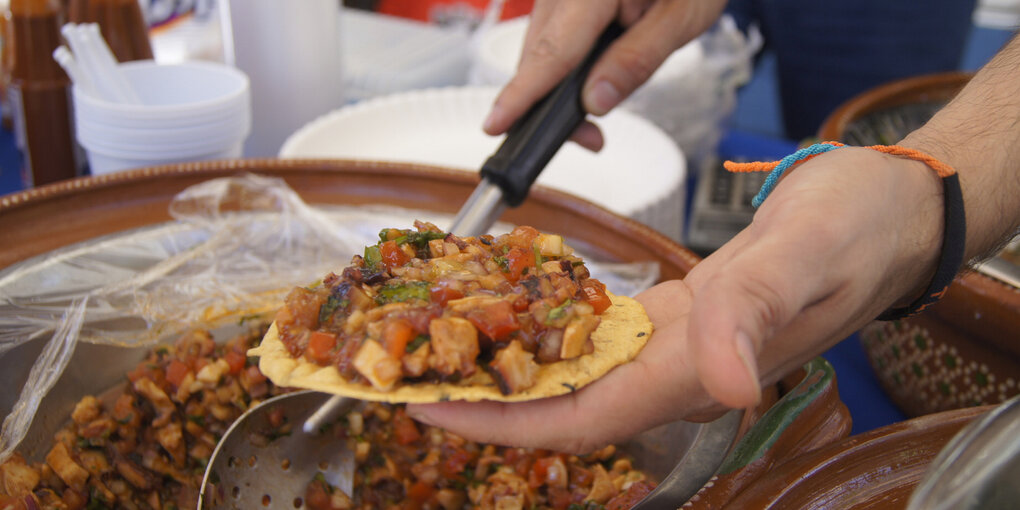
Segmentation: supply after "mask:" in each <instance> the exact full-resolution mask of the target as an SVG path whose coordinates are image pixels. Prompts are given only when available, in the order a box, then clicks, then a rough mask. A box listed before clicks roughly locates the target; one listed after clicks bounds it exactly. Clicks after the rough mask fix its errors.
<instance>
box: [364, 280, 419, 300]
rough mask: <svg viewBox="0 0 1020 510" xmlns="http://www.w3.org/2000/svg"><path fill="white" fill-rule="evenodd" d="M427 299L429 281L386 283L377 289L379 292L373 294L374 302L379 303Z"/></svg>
mask: <svg viewBox="0 0 1020 510" xmlns="http://www.w3.org/2000/svg"><path fill="white" fill-rule="evenodd" d="M415 299H418V300H421V301H428V300H429V283H428V282H407V283H397V284H386V285H383V287H382V288H381V289H379V294H377V295H376V296H375V302H376V303H379V304H380V305H384V304H386V303H396V302H404V301H411V300H415Z"/></svg>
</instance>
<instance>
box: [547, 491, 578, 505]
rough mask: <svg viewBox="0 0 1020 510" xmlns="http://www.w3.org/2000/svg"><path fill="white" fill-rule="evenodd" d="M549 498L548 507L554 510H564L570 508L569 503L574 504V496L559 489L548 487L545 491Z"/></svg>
mask: <svg viewBox="0 0 1020 510" xmlns="http://www.w3.org/2000/svg"><path fill="white" fill-rule="evenodd" d="M546 492H547V494H548V497H549V506H551V507H553V508H554V509H555V510H566V509H567V508H570V504H571V503H575V501H574V497H573V496H574V495H573V494H571V493H570V491H568V490H567V489H561V488H559V487H549V488H548V490H547V491H546Z"/></svg>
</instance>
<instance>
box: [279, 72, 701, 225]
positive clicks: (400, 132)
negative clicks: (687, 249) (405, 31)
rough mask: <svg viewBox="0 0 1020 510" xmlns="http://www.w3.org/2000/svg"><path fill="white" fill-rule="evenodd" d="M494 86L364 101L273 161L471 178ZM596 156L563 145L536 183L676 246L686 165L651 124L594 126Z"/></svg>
mask: <svg viewBox="0 0 1020 510" xmlns="http://www.w3.org/2000/svg"><path fill="white" fill-rule="evenodd" d="M497 91H498V89H497V88H495V87H452V88H440V89H427V90H418V91H411V92H405V93H399V94H394V95H389V96H384V97H379V98H375V99H370V100H367V101H363V102H360V103H356V104H354V105H350V106H346V107H344V108H341V109H339V110H335V111H333V112H331V113H329V114H326V115H324V116H322V117H320V118H319V119H317V120H315V121H313V122H311V123H309V124H308V125H306V126H305V127H303V128H301V129H300V130H298V131H297V132H296V133H294V134H293V135H291V136H290V137H289V138H288V139H287V140H286V141H285V142H284V144H283V147H282V148H281V149H280V157H283V158H347V159H368V160H381V161H398V162H411V163H423V164H432V165H441V166H447V167H452V168H460V169H463V170H468V171H477V170H478V168H480V167H481V165H482V163H483V162H484V161H485V160H486V158H488V157H489V156H490V155H491V154H492V153H493V152H495V150H496V149H497V148H498V147H499V144H500V143H501V142H502V137H491V136H488V135H486V134H485V133H483V132H482V129H481V125H482V121H483V120H484V117H485V115H486V114H487V113H488V111H489V107H490V106H491V105H492V102H493V100H494V99H495V97H496V93H497ZM596 122H597V123H598V124H599V126H600V127H601V129H602V132H603V133H604V135H605V138H606V145H605V147H604V148H603V149H602V151H601V152H599V153H592V152H590V151H588V150H585V149H583V148H581V147H580V146H577V145H575V144H573V143H568V144H566V145H565V146H564V147H563V148H562V149H560V151H559V152H558V153H557V154H556V156H555V157H554V158H553V159H552V161H550V163H549V165H548V167H547V168H546V169H545V171H544V172H542V174H541V175H540V176H539V178H538V182H539V183H540V184H543V185H546V186H549V187H552V188H556V189H559V190H561V191H565V192H567V193H572V194H574V195H577V196H580V197H582V198H585V199H588V200H590V201H592V202H595V203H598V204H601V205H603V206H605V207H607V208H608V209H610V210H612V211H614V212H617V213H619V214H623V215H625V216H630V217H632V218H635V219H637V220H639V221H643V222H645V223H646V224H648V225H650V226H652V227H653V228H656V229H658V230H660V231H662V232H663V233H664V234H666V235H668V236H670V237H672V238H674V239H678V240H679V239H680V234H681V232H682V225H683V217H682V215H683V210H684V208H683V197H684V193H683V189H684V178H685V173H686V166H685V165H686V163H685V160H684V157H683V154H682V153H681V151H680V149H679V148H678V147H677V146H676V144H675V143H674V142H673V140H672V139H670V138H669V137H668V136H667V135H666V134H665V133H664V132H663V131H662V130H660V129H659V128H657V127H656V126H655V125H653V124H652V123H651V122H649V121H647V120H645V119H643V118H641V117H638V116H637V115H634V114H632V113H628V112H626V111H622V110H621V111H614V112H612V113H610V114H609V115H607V116H606V117H603V118H600V119H597V120H596Z"/></svg>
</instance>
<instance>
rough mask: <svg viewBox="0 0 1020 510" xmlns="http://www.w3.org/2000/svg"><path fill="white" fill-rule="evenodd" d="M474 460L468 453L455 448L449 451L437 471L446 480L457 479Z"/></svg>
mask: <svg viewBox="0 0 1020 510" xmlns="http://www.w3.org/2000/svg"><path fill="white" fill-rule="evenodd" d="M473 459H474V456H473V455H471V453H470V452H468V451H467V450H464V449H463V448H459V447H456V448H454V449H453V451H451V452H450V453H449V454H448V455H447V456H446V458H445V459H444V460H443V462H442V463H441V464H440V466H439V471H440V472H441V473H442V474H443V476H446V477H448V478H453V477H458V478H460V474H461V473H463V472H464V468H465V467H467V465H468V464H470V463H471V461H472V460H473Z"/></svg>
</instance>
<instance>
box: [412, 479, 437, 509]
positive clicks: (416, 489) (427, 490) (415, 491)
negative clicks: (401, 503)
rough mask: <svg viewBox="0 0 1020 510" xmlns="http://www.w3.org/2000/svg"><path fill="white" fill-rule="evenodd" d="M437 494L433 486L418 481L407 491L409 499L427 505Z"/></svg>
mask: <svg viewBox="0 0 1020 510" xmlns="http://www.w3.org/2000/svg"><path fill="white" fill-rule="evenodd" d="M435 493H436V489H434V488H433V487H432V486H431V485H429V484H427V483H425V482H423V481H421V480H418V481H417V482H414V483H413V484H411V486H410V487H408V489H407V498H408V499H410V500H411V501H414V502H416V503H425V502H426V501H428V500H429V499H431V498H432V496H433V495H434V494H435Z"/></svg>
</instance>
